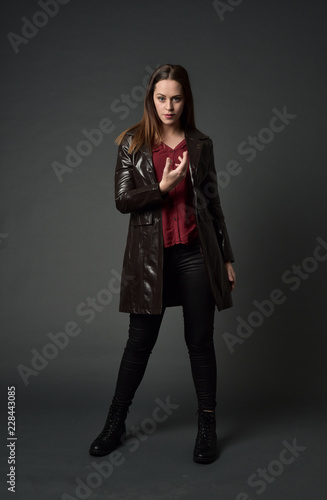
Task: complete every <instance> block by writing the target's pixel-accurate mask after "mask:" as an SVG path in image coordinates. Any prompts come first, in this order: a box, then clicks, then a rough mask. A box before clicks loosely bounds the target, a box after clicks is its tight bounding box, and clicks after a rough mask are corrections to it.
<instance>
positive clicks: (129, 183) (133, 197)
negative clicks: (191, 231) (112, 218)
mask: <svg viewBox="0 0 327 500" xmlns="http://www.w3.org/2000/svg"><path fill="white" fill-rule="evenodd" d="M129 143H130V140H128V139H127V138H124V139H123V142H122V143H121V144H120V146H119V149H118V156H117V163H116V171H115V202H116V207H117V209H118V210H119V211H120V212H122V213H130V212H134V211H136V210H142V209H146V208H150V207H151V206H154V205H160V204H162V203H163V202H164V201H165V199H166V198H167V195H166V194H163V193H161V191H160V189H159V182H147V181H146V180H145V178H144V173H142V171H140V167H141V165H136V162H137V161H138V162H140V157H139V158H138V160H136V158H135V154H134V153H129V152H128V148H129V145H130V144H129Z"/></svg>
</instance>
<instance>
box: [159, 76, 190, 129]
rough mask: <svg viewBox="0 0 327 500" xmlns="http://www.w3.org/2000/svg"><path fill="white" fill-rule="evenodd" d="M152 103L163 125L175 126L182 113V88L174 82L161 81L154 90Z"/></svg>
mask: <svg viewBox="0 0 327 500" xmlns="http://www.w3.org/2000/svg"><path fill="white" fill-rule="evenodd" d="M153 101H154V105H155V107H156V110H157V113H158V116H159V118H160V120H161V121H162V123H163V124H164V125H167V126H169V125H171V126H175V127H176V126H177V125H179V124H180V117H181V114H182V112H183V108H184V103H185V98H184V94H183V87H182V85H181V84H180V83H179V82H176V81H175V80H161V81H160V82H158V83H157V84H156V86H155V88H154V92H153Z"/></svg>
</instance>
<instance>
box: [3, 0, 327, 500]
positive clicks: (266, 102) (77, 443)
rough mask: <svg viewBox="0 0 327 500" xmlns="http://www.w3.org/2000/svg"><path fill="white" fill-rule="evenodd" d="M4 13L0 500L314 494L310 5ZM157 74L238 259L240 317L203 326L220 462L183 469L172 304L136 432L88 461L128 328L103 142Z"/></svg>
mask: <svg viewBox="0 0 327 500" xmlns="http://www.w3.org/2000/svg"><path fill="white" fill-rule="evenodd" d="M1 7H2V16H1V17H2V19H1V49H2V52H1V53H2V56H1V57H2V71H1V90H2V92H1V96H2V98H1V117H2V128H1V146H2V167H1V219H0V261H1V306H2V315H1V338H2V348H1V352H2V362H1V365H2V377H1V401H2V404H1V406H2V408H3V411H2V416H1V433H2V434H1V435H2V439H1V448H2V449H1V454H2V459H1V481H2V482H3V484H2V486H1V490H2V492H1V497H2V498H7V496H8V498H12V497H13V493H11V492H10V491H8V489H7V488H8V487H9V484H6V481H7V476H6V475H7V474H8V472H9V464H8V456H9V454H10V449H9V448H8V447H7V443H8V439H7V437H8V432H7V409H6V408H7V402H6V401H7V387H11V386H15V394H16V408H15V410H16V437H17V441H16V445H15V460H16V463H15V466H16V493H15V495H14V498H19V499H24V500H29V499H43V498H47V499H51V500H55V499H65V500H67V499H72V498H74V499H76V498H91V499H94V500H95V499H101V500H102V499H112V500H117V499H147V500H150V499H175V498H182V499H187V500H189V499H198V498H203V499H212V498H216V499H222V500H235V499H236V500H249V499H251V500H253V499H256V498H259V497H260V498H262V499H265V500H275V499H278V500H291V499H297V500H309V499H312V498H314V499H315V500H322V499H323V498H325V491H326V486H327V485H326V479H325V470H324V469H325V464H326V452H325V448H326V425H325V417H326V413H325V411H324V408H325V402H326V398H325V392H326V362H325V356H326V354H325V353H326V340H325V339H326V304H325V302H326V278H327V227H326V178H327V176H326V154H325V150H326V136H325V134H326V84H327V82H326V63H325V57H324V55H325V47H326V35H325V32H326V30H325V18H326V6H325V2H323V1H315V2H310V3H309V2H307V1H304V0H302V1H299V0H297V1H287V2H282V1H281V0H279V1H275V2H268V1H251V0H244V1H242V0H241V1H236V0H234V1H232V0H228V1H227V0H226V1H225V2H217V1H216V2H212V1H200V0H192V1H180V2H176V1H166V2H163V3H157V2H145V1H142V2H132V1H130V0H128V1H116V0H111V1H104V0H95V1H77V0H72V1H67V0H66V1H63V0H61V1H59V0H57V1H56V2H55V1H54V0H52V1H49V0H48V1H46V0H45V1H44V2H42V1H39V2H37V1H32V0H28V1H18V0H13V1H2V2H1ZM166 62H169V63H176V64H182V65H183V66H185V67H186V68H187V70H188V72H189V75H190V79H191V84H192V88H193V93H194V99H195V113H196V123H197V127H198V128H199V129H200V130H202V131H203V132H206V133H207V134H208V135H209V136H210V137H211V138H212V139H213V142H214V148H215V149H214V151H215V159H216V168H217V171H218V178H219V185H220V195H221V200H222V205H223V209H224V212H225V216H226V220H227V225H228V229H229V233H230V237H231V241H232V246H233V249H234V252H235V257H236V262H235V270H236V273H237V288H236V290H235V291H234V292H233V297H234V304H235V305H234V307H233V308H232V309H229V310H228V311H223V312H220V313H218V311H217V313H216V322H215V330H216V331H215V345H216V351H217V360H218V407H217V418H218V435H219V439H220V444H221V449H222V452H221V456H220V458H219V460H217V461H216V462H215V463H214V464H211V465H210V466H205V467H204V466H199V465H197V464H194V463H193V462H192V450H193V444H194V439H195V435H196V398H195V393H194V389H193V385H192V380H191V372H190V367H189V360H188V355H187V351H186V347H185V345H184V340H183V323H182V311H181V309H180V308H171V309H168V310H167V312H166V315H165V318H164V321H163V325H162V328H161V332H160V336H159V339H158V342H157V345H156V347H155V350H154V352H153V354H152V357H151V358H150V363H149V366H148V369H147V372H146V375H145V378H144V380H143V382H142V385H141V387H140V389H139V391H138V393H137V395H136V397H135V400H134V403H133V405H132V407H131V409H130V413H129V415H128V421H127V426H128V427H129V428H130V432H131V435H132V436H133V438H132V439H134V441H131V440H130V441H128V443H127V444H125V445H124V446H122V447H121V448H120V455H117V456H116V461H115V460H113V461H112V462H110V459H109V457H104V458H103V459H98V460H97V459H94V457H90V456H89V455H88V447H89V444H90V443H91V441H92V440H93V439H94V438H95V436H96V435H97V434H98V433H99V432H100V430H101V428H102V426H103V423H104V420H105V417H106V414H107V410H108V407H109V403H110V400H111V397H112V395H113V390H114V385H115V381H116V375H117V370H118V367H119V362H120V358H121V354H122V351H123V348H124V345H125V342H126V338H127V328H128V315H126V314H122V313H119V312H118V303H119V295H118V289H119V277H120V271H121V265H122V257H123V251H124V246H125V239H126V234H127V224H128V216H126V215H125V216H124V215H122V214H120V213H119V212H118V211H117V210H116V208H115V204H114V192H113V190H114V186H113V174H114V168H115V162H116V155H117V146H116V145H115V144H114V139H115V138H116V136H117V135H118V134H119V133H120V132H121V131H122V130H124V129H126V128H127V127H128V126H130V125H132V124H134V123H136V122H137V121H138V120H139V119H140V118H141V116H142V111H143V96H144V85H145V84H146V81H147V78H148V76H149V74H150V73H151V72H152V71H153V70H154V69H155V67H156V66H157V65H159V64H163V63H166ZM95 129H97V130H98V132H97V131H96V130H95ZM167 398H168V399H167ZM167 401H168V403H169V402H170V403H171V404H172V405H174V407H173V409H171V408H172V407H169V404H168V406H167ZM158 405H159V408H161V410H160V411H161V413H160V415H161V417H162V419H161V421H160V422H159V421H155V419H154V416H153V415H154V410H155V408H157V407H158ZM160 405H161V406H160ZM165 405H166V406H165ZM292 446H293V448H292ZM296 446H298V448H296ZM290 448H291V449H292V450H293V451H290ZM285 450H286V451H287V450H288V451H287V459H288V463H286V462H285V461H284V462H283V460H282V457H285V456H286V455H285V453H286V452H285ZM283 451H284V453H283ZM104 462H105V463H106V464H104V465H103V469H101V471H99V470H97V468H96V467H97V464H98V467H99V464H101V463H102V464H103V463H104ZM106 467H107V468H106ZM260 468H261V469H265V470H266V476H260V475H259V474H260V473H259V472H258V469H260ZM267 471H268V472H267ZM259 477H260V479H259ZM6 495H7V496H6ZM10 495H12V496H11V497H10Z"/></svg>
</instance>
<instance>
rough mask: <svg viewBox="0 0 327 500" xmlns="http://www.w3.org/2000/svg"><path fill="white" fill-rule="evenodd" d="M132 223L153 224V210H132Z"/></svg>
mask: <svg viewBox="0 0 327 500" xmlns="http://www.w3.org/2000/svg"><path fill="white" fill-rule="evenodd" d="M131 224H132V226H147V225H149V224H153V214H152V212H149V211H145V212H132V214H131Z"/></svg>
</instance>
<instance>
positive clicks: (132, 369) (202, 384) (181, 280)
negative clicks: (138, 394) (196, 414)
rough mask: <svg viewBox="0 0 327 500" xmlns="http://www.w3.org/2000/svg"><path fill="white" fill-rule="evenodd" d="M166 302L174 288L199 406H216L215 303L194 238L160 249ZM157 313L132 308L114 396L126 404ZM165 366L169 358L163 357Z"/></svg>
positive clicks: (138, 377) (151, 341) (141, 371)
mask: <svg viewBox="0 0 327 500" xmlns="http://www.w3.org/2000/svg"><path fill="white" fill-rule="evenodd" d="M164 252H165V253H164V305H166V303H168V304H169V302H170V297H169V295H170V294H171V293H176V292H177V295H178V299H179V301H180V303H181V305H182V307H183V316H184V337H185V342H186V345H187V348H188V352H189V357H190V362H191V370H192V377H193V381H194V385H195V390H196V394H197V399H198V405H199V408H201V409H208V410H211V409H214V408H215V406H216V378H217V369H216V357H215V349H214V343H213V331H214V312H215V303H214V299H213V296H212V292H211V288H210V284H209V280H208V276H207V272H206V269H205V264H204V260H203V256H202V252H201V249H200V246H199V243H198V241H195V242H194V243H192V244H191V245H182V244H179V245H174V246H173V247H169V248H167V249H165V250H164ZM164 310H165V307H164V308H163V312H162V313H161V314H131V315H130V325H129V338H128V340H127V343H126V347H125V350H124V354H123V357H122V360H121V365H120V369H119V373H118V379H117V385H116V390H115V395H114V399H115V401H116V402H117V403H118V404H119V403H120V404H130V403H131V402H132V399H133V397H134V394H135V391H136V389H137V388H138V386H139V384H140V382H141V380H142V378H143V375H144V372H145V369H146V366H147V363H148V359H149V356H150V354H151V352H152V349H153V347H154V345H155V343H156V340H157V337H158V333H159V328H160V325H161V321H162V318H163V315H164ZM167 366H168V367H169V363H167Z"/></svg>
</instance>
